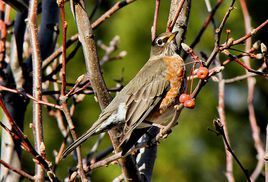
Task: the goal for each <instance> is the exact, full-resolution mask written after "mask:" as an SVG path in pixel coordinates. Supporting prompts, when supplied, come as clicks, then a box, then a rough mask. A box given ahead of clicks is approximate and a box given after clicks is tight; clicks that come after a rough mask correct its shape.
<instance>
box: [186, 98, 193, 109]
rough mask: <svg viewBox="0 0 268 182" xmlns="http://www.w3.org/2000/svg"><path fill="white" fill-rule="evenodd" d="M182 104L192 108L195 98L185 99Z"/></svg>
mask: <svg viewBox="0 0 268 182" xmlns="http://www.w3.org/2000/svg"><path fill="white" fill-rule="evenodd" d="M183 105H184V107H186V108H189V109H193V108H194V107H195V99H190V100H186V101H185V102H184V103H183Z"/></svg>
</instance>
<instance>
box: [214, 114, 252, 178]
mask: <svg viewBox="0 0 268 182" xmlns="http://www.w3.org/2000/svg"><path fill="white" fill-rule="evenodd" d="M213 124H214V126H215V129H216V131H217V134H219V135H221V136H222V139H223V141H224V143H225V146H226V147H227V150H228V151H229V152H230V153H231V154H232V156H233V158H234V159H235V161H236V162H237V164H238V165H239V167H240V168H241V170H242V171H243V173H244V175H245V177H246V179H247V181H251V180H250V177H249V175H248V171H247V170H246V169H245V168H244V166H243V165H242V163H241V162H240V161H239V159H238V158H237V156H236V155H235V153H234V151H233V150H232V148H231V146H230V144H229V143H228V140H227V138H226V135H225V131H224V127H223V125H222V123H221V121H220V119H215V120H214V121H213Z"/></svg>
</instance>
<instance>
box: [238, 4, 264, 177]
mask: <svg viewBox="0 0 268 182" xmlns="http://www.w3.org/2000/svg"><path fill="white" fill-rule="evenodd" d="M240 4H241V8H242V12H243V16H244V24H245V31H246V33H250V31H251V29H252V28H251V23H250V15H249V13H248V8H247V4H246V2H245V0H240ZM250 48H251V38H248V39H247V40H246V45H245V52H248V51H249V50H250ZM243 60H244V62H245V64H246V66H248V67H250V60H249V57H243ZM246 74H249V73H246ZM255 82H256V80H255V78H253V77H248V78H247V83H248V111H249V121H250V126H251V130H252V138H253V141H254V145H255V149H256V150H257V158H258V163H257V165H256V168H255V170H254V171H253V173H252V174H251V176H250V178H251V180H252V181H255V180H256V179H257V177H258V176H259V175H260V173H261V172H262V169H263V166H264V161H263V156H264V147H263V144H262V141H261V139H260V129H259V126H258V124H257V119H256V115H255V111H254V104H253V99H254V89H255Z"/></svg>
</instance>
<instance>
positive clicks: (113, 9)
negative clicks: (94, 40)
mask: <svg viewBox="0 0 268 182" xmlns="http://www.w3.org/2000/svg"><path fill="white" fill-rule="evenodd" d="M134 1H136V0H122V1H120V2H117V3H116V4H115V5H114V6H112V7H111V8H110V9H109V10H108V11H106V12H105V13H104V14H103V15H102V16H101V17H99V18H98V19H97V20H96V21H94V22H93V23H92V25H91V26H92V29H95V28H97V27H98V26H99V25H100V24H102V23H103V22H104V21H105V20H107V19H108V18H110V17H111V16H112V15H113V14H114V13H116V12H117V11H118V10H120V9H121V8H123V7H124V6H126V5H129V4H131V3H132V2H134ZM77 40H78V34H75V35H73V36H72V37H71V38H70V39H68V40H67V42H66V48H69V47H70V46H71V45H72V44H73V43H74V42H76V41H77ZM61 54H62V46H61V47H59V48H58V49H57V50H56V51H55V52H54V53H53V54H51V55H50V56H49V57H48V58H46V59H45V60H44V61H43V66H42V68H46V67H47V66H48V65H49V64H50V63H51V62H52V61H53V60H54V59H56V58H57V57H59V56H60V55H61Z"/></svg>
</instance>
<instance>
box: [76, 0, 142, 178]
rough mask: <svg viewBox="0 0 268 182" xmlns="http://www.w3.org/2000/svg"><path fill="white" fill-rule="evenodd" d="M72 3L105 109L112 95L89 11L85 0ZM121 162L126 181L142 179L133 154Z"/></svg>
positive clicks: (113, 134) (89, 68) (115, 142)
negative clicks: (101, 67) (106, 80)
mask: <svg viewBox="0 0 268 182" xmlns="http://www.w3.org/2000/svg"><path fill="white" fill-rule="evenodd" d="M71 3H72V5H71V6H72V12H73V14H74V17H75V20H76V24H77V27H78V33H79V40H80V42H81V44H82V47H83V53H84V57H85V62H86V69H87V72H88V74H89V79H90V82H91V85H92V88H93V90H94V92H95V93H96V96H97V99H98V102H99V104H100V107H101V109H104V108H105V107H106V106H107V105H108V104H109V103H110V101H111V97H110V95H109V93H108V91H107V88H106V85H105V82H104V80H103V77H102V74H101V70H100V65H99V60H98V56H97V50H96V44H95V40H94V35H93V31H92V26H91V23H90V21H89V18H88V15H87V12H86V11H85V2H84V1H83V0H80V1H71ZM109 134H110V138H111V141H112V143H113V146H114V148H117V146H118V145H119V141H118V139H117V137H116V136H118V135H117V132H116V131H115V130H111V132H110V133H109ZM119 162H120V165H121V168H122V172H123V174H124V177H125V180H126V181H140V175H139V172H138V170H137V168H136V165H135V163H134V160H133V158H132V156H127V157H126V158H123V159H120V160H119Z"/></svg>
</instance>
